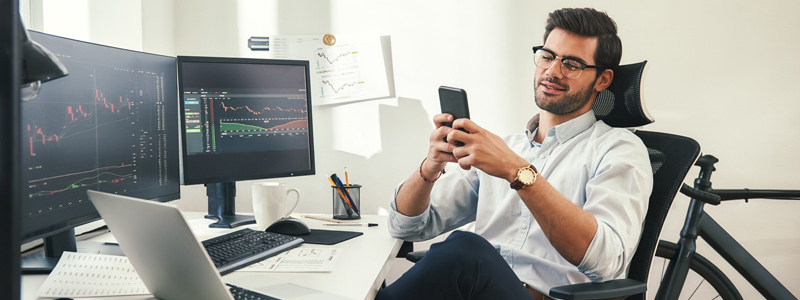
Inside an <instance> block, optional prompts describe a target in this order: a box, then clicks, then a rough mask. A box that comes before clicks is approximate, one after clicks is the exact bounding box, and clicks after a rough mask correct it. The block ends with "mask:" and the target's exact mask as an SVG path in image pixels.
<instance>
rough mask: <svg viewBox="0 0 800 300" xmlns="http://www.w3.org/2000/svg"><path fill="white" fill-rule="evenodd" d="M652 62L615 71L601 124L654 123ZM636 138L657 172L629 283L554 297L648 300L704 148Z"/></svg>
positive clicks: (415, 255) (658, 137)
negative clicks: (675, 205)
mask: <svg viewBox="0 0 800 300" xmlns="http://www.w3.org/2000/svg"><path fill="white" fill-rule="evenodd" d="M646 63H647V61H643V62H640V63H636V64H630V65H623V66H619V67H618V68H615V69H614V80H613V81H612V83H611V86H609V87H608V89H606V90H605V91H603V92H601V93H600V95H598V96H597V99H596V100H595V102H594V105H593V106H592V108H593V109H594V112H595V115H596V116H597V118H598V119H599V120H603V121H604V122H605V123H606V124H608V125H610V126H613V127H625V128H630V127H639V126H644V125H647V124H650V123H652V122H653V119H652V117H650V116H649V114H648V113H647V110H646V109H645V108H644V105H643V104H642V101H641V91H640V86H641V80H642V76H643V74H644V66H645V64H646ZM635 134H636V135H637V136H639V138H640V139H641V140H642V142H644V144H645V146H647V151H648V153H649V154H650V165H651V167H652V168H653V191H652V193H651V195H650V200H649V203H650V204H649V208H648V210H647V215H646V216H645V220H644V227H643V229H642V236H641V238H640V239H639V245H638V247H637V249H636V252H635V253H634V254H633V258H632V259H631V263H630V265H629V267H628V276H627V278H626V279H616V280H611V281H607V282H604V283H579V284H572V285H565V286H559V287H554V288H552V289H551V290H550V293H549V295H550V297H553V298H559V299H608V298H627V299H631V300H633V299H645V292H646V290H647V277H648V275H649V270H650V263H651V261H652V259H653V255H654V254H655V250H656V246H657V245H658V237H659V234H660V232H661V228H662V226H663V225H664V219H666V217H667V213H668V212H669V208H670V207H671V206H672V200H673V199H674V198H675V195H676V194H677V193H678V191H679V190H680V188H681V185H682V184H683V180H684V178H686V174H687V173H688V172H689V169H690V168H691V167H692V165H693V164H694V162H695V160H696V159H697V157H698V156H699V155H700V145H699V144H698V143H697V142H696V141H695V140H693V139H691V138H688V137H683V136H678V135H673V134H667V133H660V132H650V131H641V130H638V131H636V132H635ZM423 252H424V251H417V252H411V253H409V254H408V255H406V259H408V260H410V261H412V262H416V261H419V259H421V258H422V256H424V253H423Z"/></svg>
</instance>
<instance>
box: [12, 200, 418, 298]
mask: <svg viewBox="0 0 800 300" xmlns="http://www.w3.org/2000/svg"><path fill="white" fill-rule="evenodd" d="M184 215H185V216H186V218H187V220H188V222H189V226H190V227H191V228H192V231H193V232H194V233H195V236H197V238H198V239H200V240H204V239H207V238H210V237H214V236H217V235H220V234H224V233H225V232H228V231H231V230H235V229H215V228H208V224H211V223H212V221H211V220H207V219H203V218H202V216H203V213H195V212H188V213H186V212H185V213H184ZM319 216H322V217H330V215H328V216H325V215H319ZM301 219H302V220H303V222H305V223H306V224H308V226H309V227H311V228H317V229H328V230H347V231H360V232H364V234H363V235H361V236H358V237H356V238H353V239H350V240H347V241H344V242H341V243H339V244H336V245H311V244H304V245H302V246H301V247H316V248H322V247H325V248H341V249H342V254H341V257H340V258H339V261H338V262H337V263H336V267H335V268H334V270H333V271H332V272H322V273H261V274H263V276H264V277H265V278H279V279H280V280H282V281H288V282H291V283H294V284H297V285H301V286H305V287H309V288H313V289H316V290H320V291H325V292H328V293H332V294H337V295H340V296H344V297H347V298H351V299H373V298H375V294H376V293H377V291H378V289H379V288H380V286H381V284H382V283H383V280H384V278H386V274H387V273H388V272H389V264H388V261H389V260H390V259H392V258H394V257H395V255H397V252H398V251H399V249H400V245H401V244H402V242H401V241H400V240H398V239H394V238H392V237H391V236H389V233H388V229H387V224H386V222H387V217H386V216H363V217H362V220H361V222H369V223H378V226H376V227H358V226H352V227H328V226H323V225H322V224H323V223H327V222H325V221H319V220H313V219H308V218H301ZM251 226H253V227H251V228H254V226H255V225H251ZM236 229H239V228H236ZM92 241H97V242H113V241H114V238H113V236H112V235H111V234H105V235H102V236H99V237H96V238H94V239H92ZM243 273H245V272H233V273H230V274H227V275H225V276H223V277H222V279H223V280H226V281H227V280H230V279H233V278H235V277H236V276H242V275H244V274H243ZM246 274H247V275H251V276H252V274H253V272H246ZM45 278H47V276H46V275H25V276H22V298H21V299H22V300H33V299H39V298H37V297H36V292H37V290H38V288H39V286H40V285H41V284H42V283H43V282H44V280H45ZM91 299H117V300H121V299H155V298H153V297H152V296H138V297H113V298H91Z"/></svg>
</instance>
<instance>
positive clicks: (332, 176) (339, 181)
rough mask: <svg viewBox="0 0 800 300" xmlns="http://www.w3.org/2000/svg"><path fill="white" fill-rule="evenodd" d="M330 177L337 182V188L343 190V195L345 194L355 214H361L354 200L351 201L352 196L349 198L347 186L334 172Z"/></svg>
mask: <svg viewBox="0 0 800 300" xmlns="http://www.w3.org/2000/svg"><path fill="white" fill-rule="evenodd" d="M331 179H333V181H334V182H336V183H338V184H339V185H338V186H339V189H341V190H342V192H344V195H345V196H347V200H348V201H350V207H352V208H353V211H355V212H356V214H357V215H361V212H359V211H358V207H356V202H355V201H353V198H350V192H349V191H347V188H346V187H345V186H344V184H343V183H342V180H341V179H339V176H336V173H334V174H333V175H331Z"/></svg>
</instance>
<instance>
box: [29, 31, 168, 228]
mask: <svg viewBox="0 0 800 300" xmlns="http://www.w3.org/2000/svg"><path fill="white" fill-rule="evenodd" d="M28 31H29V32H30V33H31V39H32V40H34V41H36V35H44V36H49V37H52V38H56V39H62V40H65V41H68V42H76V43H80V44H83V45H86V46H91V47H103V48H106V49H110V50H113V51H121V52H126V53H132V54H137V55H139V54H141V55H146V56H154V57H162V58H171V59H175V60H177V59H176V58H175V57H174V56H166V55H160V54H154V53H147V52H143V51H136V50H130V49H123V48H118V47H113V46H108V45H102V44H97V43H92V42H87V41H81V40H77V39H71V38H67V37H63V36H58V35H54V34H49V33H44V32H40V31H35V30H28ZM174 74H175V79H176V83H177V70H175V73H174ZM67 77H68V76H67ZM65 78H66V77H65ZM61 80H63V79H61ZM42 88H43V89H47V83H45V84H44V85H43V87H42ZM175 91H176V92H177V86H176V88H175ZM173 96H175V98H174V99H178V97H177V95H173ZM31 101H36V99H33V100H31ZM167 104H168V105H169V103H168V102H167ZM174 109H175V111H176V112H177V109H178V105H177V103H175V104H174ZM20 121H22V118H21V117H20ZM177 124H178V122H177V120H176V122H175V125H173V126H175V127H174V128H175V129H176V130H177V129H178V128H177ZM20 127H21V126H20ZM16 134H19V135H22V133H21V132H17V133H16ZM174 134H176V135H177V136H176V139H180V135H179V133H178V132H174ZM20 141H21V139H20ZM19 146H20V147H22V145H19ZM179 146H180V143H179V141H177V140H175V144H174V147H175V148H176V149H175V152H174V153H175V154H174V157H173V158H174V159H179V158H180V154H179V153H178V151H180V149H179ZM21 171H22V170H20V173H21ZM177 173H178V174H177V175H178V177H176V178H175V179H176V183H175V184H174V186H175V189H174V191H172V192H170V193H167V194H161V195H156V196H154V197H149V198H143V199H146V200H150V201H157V202H169V201H174V200H178V199H180V195H181V194H180V183H179V178H180V175H179V173H180V172H177ZM129 195H130V196H133V197H139V198H141V196H142V194H140V193H136V192H134V193H132V194H129ZM86 201H89V199H88V196H87V198H86ZM24 206H25V204H24V200H23V201H22V203H20V208H21V209H23V208H24ZM66 209H67V210H70V211H69V212H68V213H67V214H74V216H72V217H69V218H62V220H57V221H55V222H50V223H46V224H34V225H35V226H33V227H30V226H25V225H26V222H25V221H24V220H25V219H26V218H27V217H26V216H25V215H21V216H20V232H21V234H20V240H21V242H22V243H27V242H31V241H34V240H37V239H41V238H46V237H49V236H52V235H55V234H60V233H63V232H65V231H69V230H72V229H74V228H75V227H77V226H81V225H84V224H88V223H91V222H94V221H97V220H100V219H102V218H101V216H100V213H99V212H97V209H95V208H94V205H93V204H91V203H89V204H88V206H80V207H73V208H66ZM81 210H82V211H83V212H81ZM21 212H22V211H21ZM59 213H60V214H64V212H59ZM27 223H30V222H27ZM28 225H30V224H28Z"/></svg>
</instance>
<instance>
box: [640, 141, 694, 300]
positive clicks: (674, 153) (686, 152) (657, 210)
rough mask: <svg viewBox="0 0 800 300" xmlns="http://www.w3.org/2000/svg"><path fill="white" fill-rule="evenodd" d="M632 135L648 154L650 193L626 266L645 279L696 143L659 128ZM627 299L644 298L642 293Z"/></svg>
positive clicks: (644, 280) (642, 279)
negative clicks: (636, 245) (631, 254)
mask: <svg viewBox="0 0 800 300" xmlns="http://www.w3.org/2000/svg"><path fill="white" fill-rule="evenodd" d="M636 135H637V136H639V138H640V139H642V142H644V144H645V146H647V152H648V153H649V154H650V166H651V167H652V168H653V191H652V193H651V194H650V206H649V207H648V209H647V215H645V218H644V226H643V227H642V236H641V237H640V238H639V246H638V247H637V248H636V252H635V253H634V254H633V258H632V259H631V264H630V267H629V268H628V278H629V279H634V280H637V281H641V282H647V276H648V274H649V273H650V263H651V262H652V260H653V255H654V254H655V252H656V247H657V246H658V237H659V235H660V233H661V228H662V227H663V225H664V219H666V218H667V213H668V212H669V208H670V207H671V206H672V200H674V199H675V195H676V194H677V193H678V191H679V190H680V188H681V185H682V184H683V180H684V179H685V178H686V174H687V173H688V172H689V169H690V168H691V167H692V165H694V162H695V160H697V157H698V156H699V155H700V144H698V143H697V141H695V140H693V139H691V138H688V137H684V136H679V135H674V134H668V133H661V132H651V131H636ZM628 299H644V293H642V294H640V295H635V296H631V297H629V298H628Z"/></svg>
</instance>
